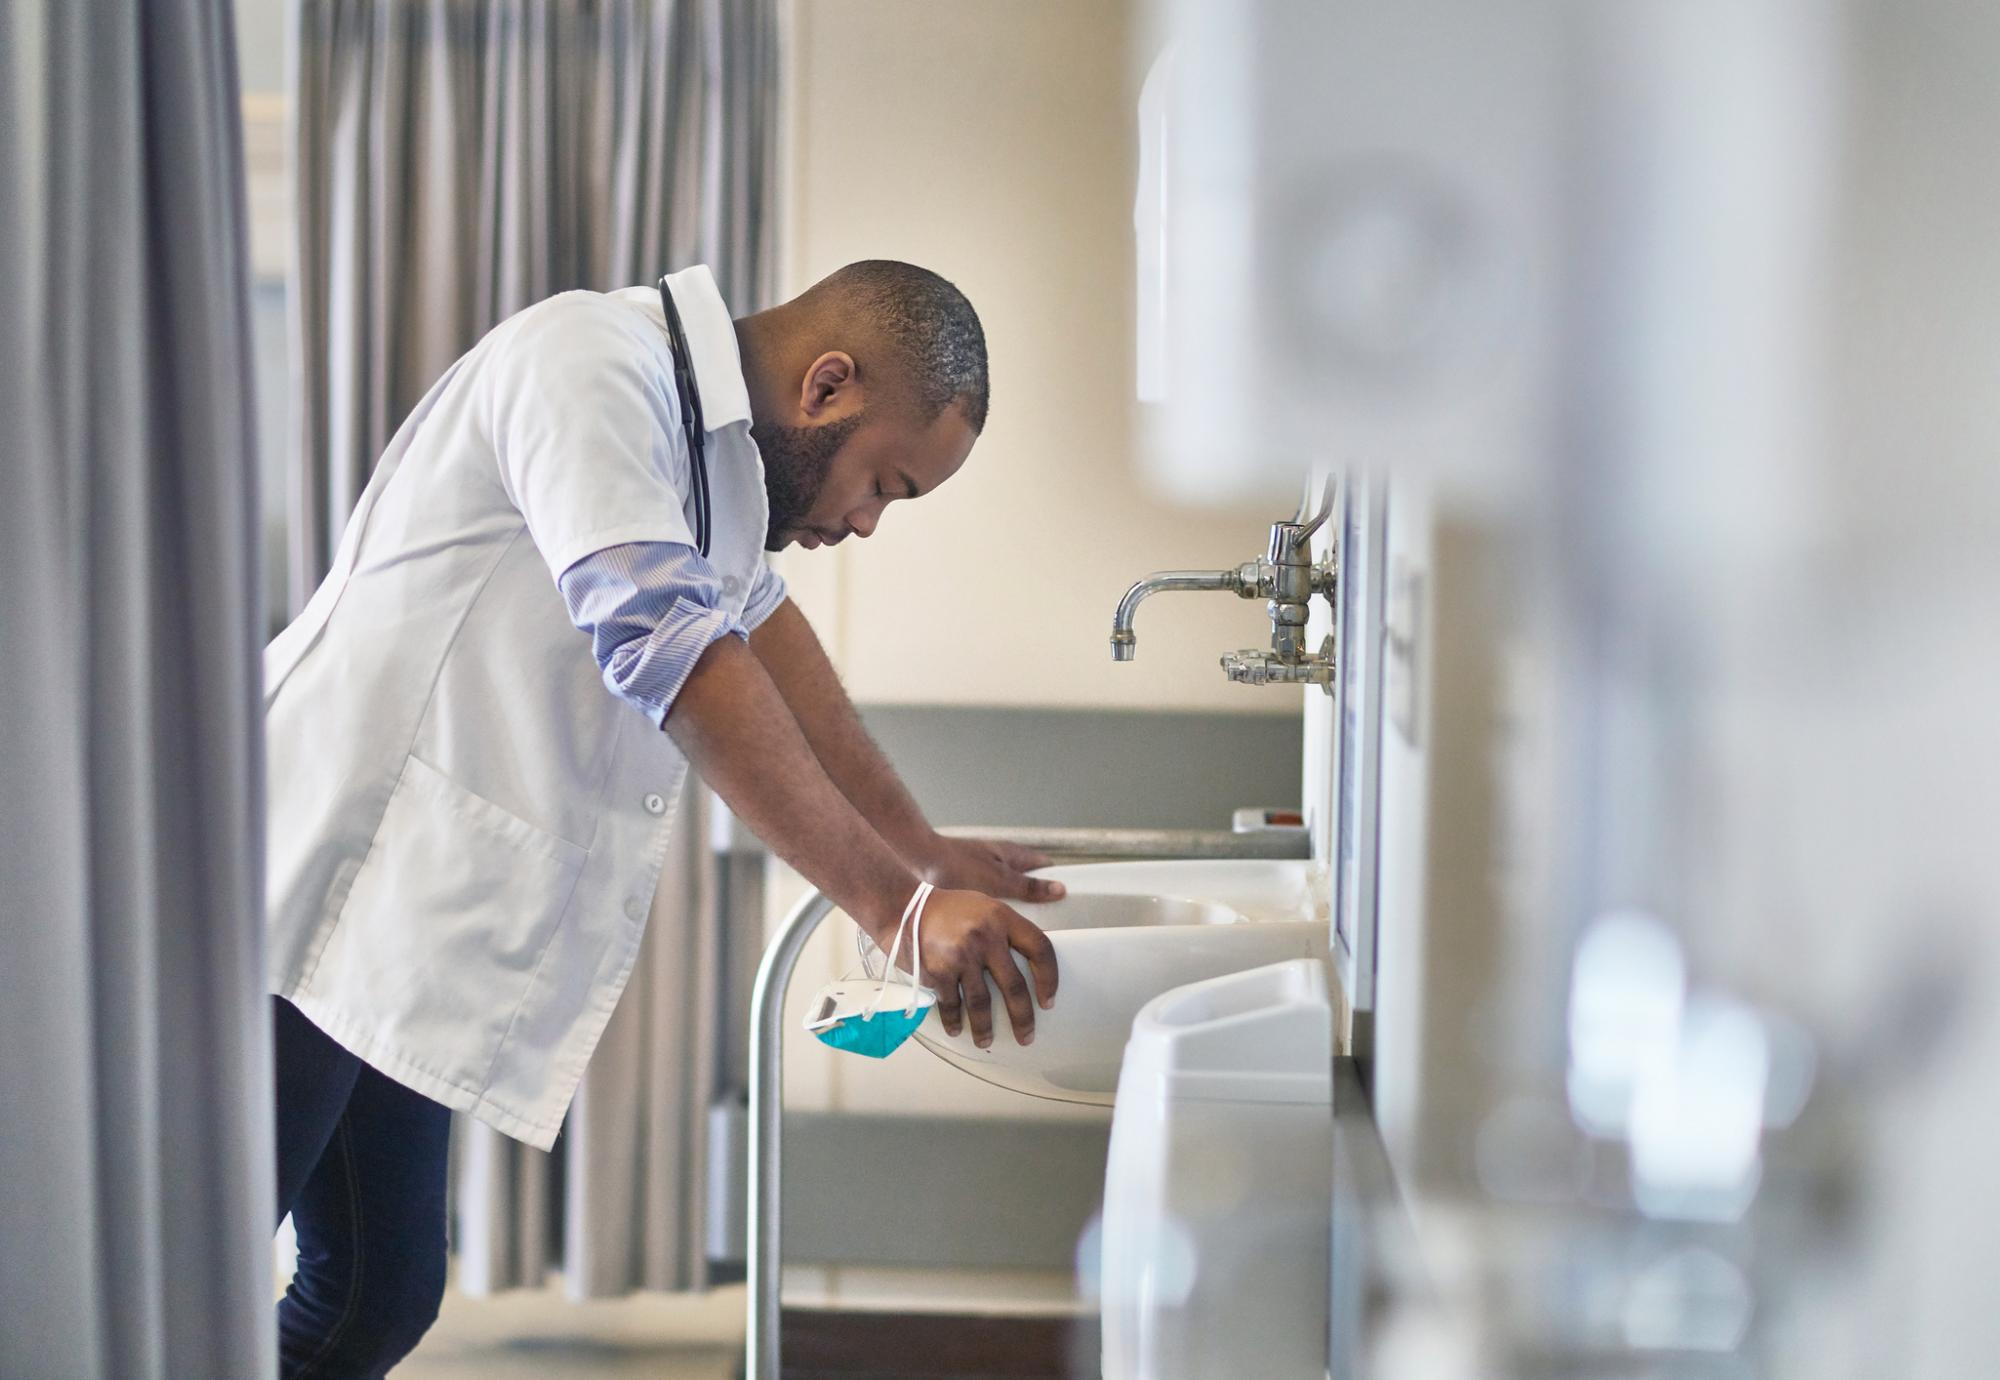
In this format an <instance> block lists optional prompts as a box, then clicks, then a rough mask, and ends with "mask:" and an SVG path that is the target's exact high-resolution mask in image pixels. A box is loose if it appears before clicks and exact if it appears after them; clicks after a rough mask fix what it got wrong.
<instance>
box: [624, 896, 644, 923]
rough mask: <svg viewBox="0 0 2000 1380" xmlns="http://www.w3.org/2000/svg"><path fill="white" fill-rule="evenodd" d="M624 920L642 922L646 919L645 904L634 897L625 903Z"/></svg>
mask: <svg viewBox="0 0 2000 1380" xmlns="http://www.w3.org/2000/svg"><path fill="white" fill-rule="evenodd" d="M625 918H626V919H627V920H644V919H645V918H646V903H645V902H644V901H641V900H640V899H639V898H638V897H636V896H635V897H633V898H632V899H631V900H629V901H627V902H626V903H625Z"/></svg>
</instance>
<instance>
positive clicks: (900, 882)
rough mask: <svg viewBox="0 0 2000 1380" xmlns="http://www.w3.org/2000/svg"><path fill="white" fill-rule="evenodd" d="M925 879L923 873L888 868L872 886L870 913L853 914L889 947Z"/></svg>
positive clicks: (868, 905) (870, 936)
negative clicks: (911, 900)
mask: <svg viewBox="0 0 2000 1380" xmlns="http://www.w3.org/2000/svg"><path fill="white" fill-rule="evenodd" d="M922 882H923V877H922V875H921V874H920V873H913V872H911V871H907V870H905V869H903V868H896V869H893V870H889V869H885V870H884V873H883V875H882V876H880V877H878V878H877V879H875V882H874V885H873V886H871V887H870V888H869V892H870V894H869V897H868V900H867V903H866V906H865V909H866V910H867V912H868V913H867V914H866V915H862V914H858V913H853V918H854V920H855V922H856V923H857V924H859V925H860V926H861V928H862V929H864V930H866V931H867V932H868V937H869V938H871V939H873V940H875V941H876V943H877V945H878V946H886V945H887V944H888V943H889V940H890V937H891V936H893V935H894V934H895V933H896V925H897V923H898V922H899V921H900V920H901V919H902V918H903V909H904V907H906V906H908V905H909V904H910V898H911V897H912V896H914V895H916V892H917V887H918V886H919V885H921V884H922ZM850 913H852V912H850Z"/></svg>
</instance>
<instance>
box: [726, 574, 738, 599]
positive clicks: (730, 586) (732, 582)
mask: <svg viewBox="0 0 2000 1380" xmlns="http://www.w3.org/2000/svg"><path fill="white" fill-rule="evenodd" d="M742 588H743V582H742V581H741V580H739V579H737V578H736V577H735V576H734V575H731V576H730V577H729V578H728V579H726V580H724V581H723V582H722V592H723V593H724V594H726V595H728V596H729V597H730V598H732V599H734V598H735V597H736V593H737V591H738V590H740V589H742Z"/></svg>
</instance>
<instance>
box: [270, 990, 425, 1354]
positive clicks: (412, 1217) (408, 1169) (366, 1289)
mask: <svg viewBox="0 0 2000 1380" xmlns="http://www.w3.org/2000/svg"><path fill="white" fill-rule="evenodd" d="M272 1002H273V1016H274V1020H273V1024H274V1027H275V1032H276V1034H275V1043H276V1046H277V1061H276V1062H277V1085H278V1089H277V1091H278V1117H277V1123H278V1124H277V1133H278V1135H277V1139H278V1217H277V1220H278V1221H280V1222H282V1221H283V1220H284V1217H285V1214H286V1213H287V1212H289V1213H291V1215H292V1225H293V1226H294V1227H295V1228H296V1229H297V1231H298V1237H299V1264H298V1270H297V1272H296V1273H295V1274H294V1275H293V1276H292V1282H291V1286H290V1287H289V1288H288V1289H286V1290H285V1297H284V1299H283V1301H282V1302H280V1303H279V1304H278V1363H279V1364H278V1369H279V1373H280V1374H281V1375H283V1376H285V1377H287V1380H292V1378H293V1377H304V1376H312V1377H316V1380H349V1378H350V1377H352V1378H353V1380H361V1378H362V1377H367V1378H368V1380H373V1378H374V1377H377V1376H380V1375H382V1374H383V1373H384V1372H385V1371H387V1370H388V1369H389V1367H391V1366H393V1365H395V1364H396V1363H397V1362H398V1361H400V1360H402V1359H403V1358H404V1357H405V1356H407V1355H409V1353H410V1352H411V1351H412V1350H414V1349H415V1348H416V1345H417V1342H418V1340H419V1339H420V1338H421V1337H422V1336H423V1335H424V1332H425V1330H426V1329H428V1328H429V1327H430V1325H431V1323H432V1322H434V1321H435V1320H436V1319H437V1312H438V1304H439V1302H440V1300H442V1299H443V1297H444V1279H445V1239H444V1214H445V1183H444V1181H445V1148H446V1145H447V1142H448V1138H449V1134H450V1130H451V1113H450V1112H448V1111H447V1110H446V1109H445V1108H443V1107H442V1106H440V1105H438V1104H437V1103H435V1102H433V1101H431V1100H430V1099H429V1098H427V1097H424V1096H423V1095H422V1094H420V1093H415V1092H412V1091H411V1090H410V1089H408V1088H406V1087H404V1086H403V1085H402V1084H401V1083H398V1082H396V1081H394V1080H393V1079H391V1078H389V1077H387V1076H385V1075H383V1074H381V1073H377V1072H376V1071H375V1070H374V1069H372V1068H370V1067H369V1066H368V1065H366V1064H364V1063H362V1062H361V1060H360V1059H358V1058H356V1057H355V1056H354V1055H352V1054H349V1053H348V1052H347V1051H346V1050H345V1049H342V1048H341V1047H340V1046H339V1045H337V1044H335V1043H334V1042H333V1041H332V1040H331V1039H329V1038H328V1037H327V1036H326V1035H325V1034H323V1033H322V1032H321V1031H320V1029H319V1027H317V1026H315V1025H314V1024H313V1023H312V1022H311V1021H309V1020H307V1019H306V1018H305V1017H304V1016H302V1015H300V1014H299V1011H298V1008H297V1007H295V1006H293V1005H292V1004H291V1003H290V1002H288V1001H285V1000H284V999H283V998H278V997H274V998H272Z"/></svg>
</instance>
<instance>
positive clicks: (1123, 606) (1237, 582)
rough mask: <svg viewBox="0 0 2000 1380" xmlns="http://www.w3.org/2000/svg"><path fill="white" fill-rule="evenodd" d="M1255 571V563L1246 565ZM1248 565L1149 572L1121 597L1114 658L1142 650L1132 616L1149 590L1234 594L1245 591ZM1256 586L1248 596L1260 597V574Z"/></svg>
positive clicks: (1114, 620)
mask: <svg viewBox="0 0 2000 1380" xmlns="http://www.w3.org/2000/svg"><path fill="white" fill-rule="evenodd" d="M1246 568H1247V569H1250V570H1252V571H1253V572H1254V570H1255V565H1254V563H1253V565H1252V566H1250V567H1246ZM1243 572H1244V568H1239V569H1236V570H1162V571H1160V572H1159V573H1158V574H1155V575H1148V576H1147V577H1146V578H1145V579H1143V580H1141V581H1139V582H1138V583H1137V584H1135V585H1133V586H1132V588H1130V589H1128V590H1126V591H1125V597H1124V598H1123V599H1120V600H1119V601H1118V612H1117V614H1116V615H1115V616H1114V617H1113V618H1112V620H1111V659H1112V660H1113V661H1130V660H1131V659H1132V658H1133V656H1134V655H1136V654H1137V652H1138V650H1139V636H1138V634H1137V633H1135V632H1133V631H1132V617H1133V615H1134V614H1136V613H1138V611H1139V602H1140V600H1142V599H1144V598H1145V597H1146V596H1147V595H1149V594H1158V593H1160V592H1161V591H1162V590H1169V589H1219V590H1227V591H1229V592H1231V593H1234V594H1244V584H1243ZM1251 585H1252V588H1251V589H1250V592H1249V593H1248V594H1245V595H1244V597H1246V598H1251V599H1254V598H1256V597H1257V591H1256V588H1255V585H1256V577H1255V575H1254V573H1253V575H1252V577H1251Z"/></svg>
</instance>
